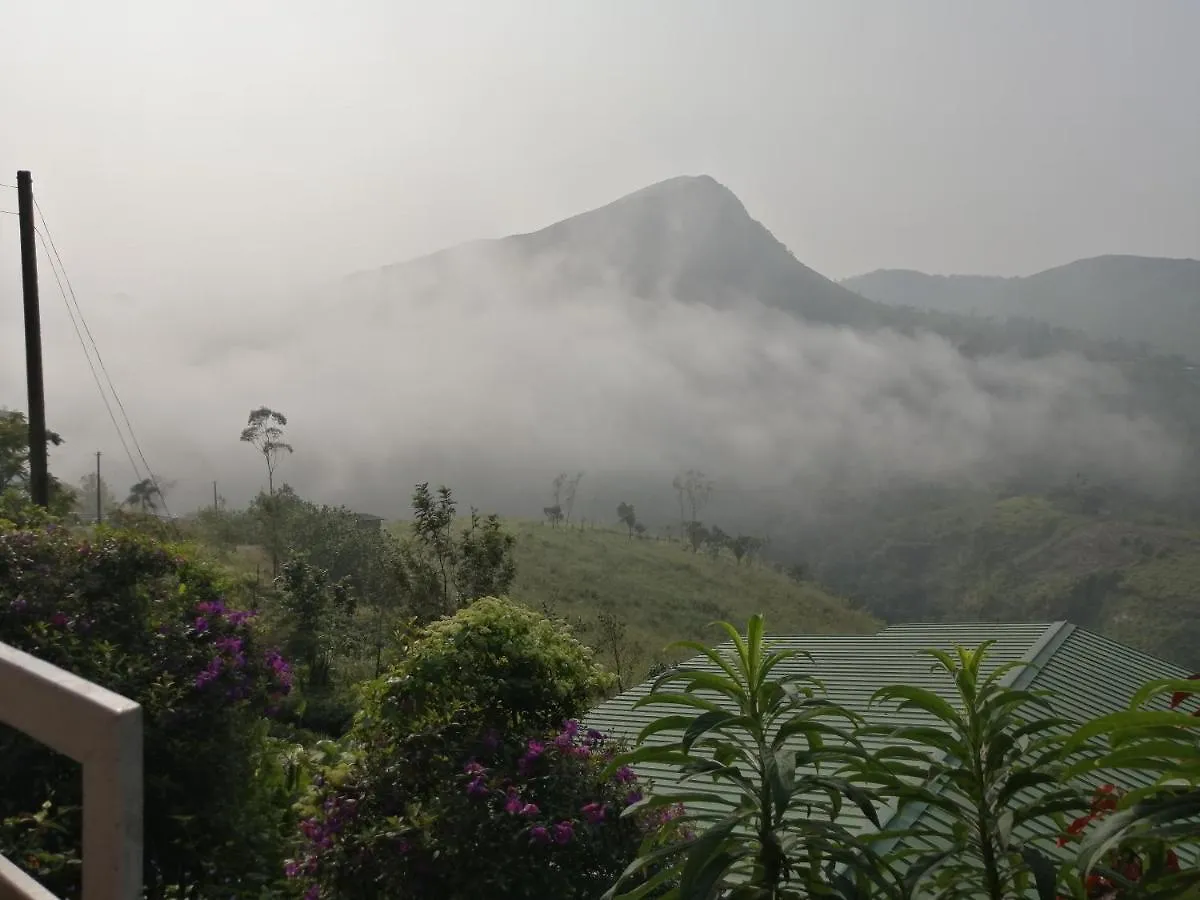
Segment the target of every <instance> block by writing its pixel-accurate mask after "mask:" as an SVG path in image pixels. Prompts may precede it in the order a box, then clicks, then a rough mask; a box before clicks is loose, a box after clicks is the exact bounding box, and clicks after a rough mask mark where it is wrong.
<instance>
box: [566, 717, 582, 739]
mask: <svg viewBox="0 0 1200 900" xmlns="http://www.w3.org/2000/svg"><path fill="white" fill-rule="evenodd" d="M563 734H565V735H566V736H567V737H571V738H573V737H575V735H577V734H579V723H578V722H576V721H575V720H574V719H567V720H566V721H565V722H563Z"/></svg>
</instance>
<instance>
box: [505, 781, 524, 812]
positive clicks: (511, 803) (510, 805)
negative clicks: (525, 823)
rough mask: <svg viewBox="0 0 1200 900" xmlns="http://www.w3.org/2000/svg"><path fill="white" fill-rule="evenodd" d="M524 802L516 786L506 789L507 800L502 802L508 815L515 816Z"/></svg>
mask: <svg viewBox="0 0 1200 900" xmlns="http://www.w3.org/2000/svg"><path fill="white" fill-rule="evenodd" d="M524 806H525V804H524V803H522V802H521V797H520V795H519V794H518V793H517V790H516V788H509V789H508V801H507V802H506V803H505V804H504V811H505V812H506V813H508V814H509V815H512V816H515V815H517V813H519V812H520V811H521V810H522V809H523V808H524Z"/></svg>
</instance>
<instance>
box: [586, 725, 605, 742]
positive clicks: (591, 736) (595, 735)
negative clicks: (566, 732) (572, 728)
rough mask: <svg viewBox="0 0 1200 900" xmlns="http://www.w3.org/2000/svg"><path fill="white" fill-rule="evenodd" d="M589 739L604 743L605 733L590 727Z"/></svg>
mask: <svg viewBox="0 0 1200 900" xmlns="http://www.w3.org/2000/svg"><path fill="white" fill-rule="evenodd" d="M587 739H588V740H589V741H591V742H592V743H593V744H602V743H604V735H603V734H601V733H600V732H599V731H597V730H596V729H595V728H589V729H588V731H587Z"/></svg>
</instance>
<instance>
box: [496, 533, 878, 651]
mask: <svg viewBox="0 0 1200 900" xmlns="http://www.w3.org/2000/svg"><path fill="white" fill-rule="evenodd" d="M505 526H506V527H507V528H508V529H509V530H510V531H512V532H513V533H514V534H516V536H517V547H516V564H517V580H516V583H515V584H514V585H513V589H512V596H513V597H514V598H515V599H518V600H520V601H521V602H523V603H526V604H528V605H530V606H533V607H535V608H541V607H543V606H547V607H549V608H550V609H552V610H553V611H555V612H556V613H558V614H559V615H563V616H565V617H567V618H568V619H571V620H574V621H577V622H580V623H584V624H590V623H594V622H595V621H596V615H597V613H598V612H600V611H601V610H602V609H606V608H607V609H610V610H611V611H612V612H613V613H614V614H615V615H616V616H618V617H619V618H620V620H621V621H623V622H625V623H626V624H627V626H628V628H629V636H630V637H631V638H632V639H634V640H636V641H637V642H638V643H640V644H641V645H642V650H643V653H644V659H643V661H644V662H649V661H651V660H653V659H660V660H665V659H666V658H667V654H666V653H664V652H663V649H664V648H665V647H666V645H667V644H669V643H672V642H674V641H680V640H699V641H704V642H708V643H711V642H713V641H715V640H717V639H718V637H719V635H718V632H717V631H716V629H714V628H711V627H709V624H710V623H711V622H713V621H716V620H725V621H729V622H733V623H735V624H738V625H744V624H745V622H746V620H747V619H749V617H750V616H751V615H752V614H754V613H756V612H761V613H764V614H765V615H766V619H767V623H768V625H769V626H770V628H771V630H772V631H774V632H778V633H781V634H800V633H809V634H862V633H869V632H873V631H876V630H878V629H879V628H880V627H881V624H880V623H879V621H878V620H876V619H874V618H873V617H871V616H870V615H867V614H866V613H863V612H859V611H856V610H854V609H851V608H850V606H849V605H848V604H847V602H846V601H845V600H843V599H841V598H839V597H835V596H833V595H832V594H830V593H828V592H827V591H826V590H824V589H823V588H821V587H820V586H818V585H816V584H814V583H812V582H807V581H805V582H797V581H794V580H792V579H791V578H789V577H787V576H786V575H783V574H781V573H779V572H777V571H775V570H774V569H772V568H769V567H767V566H765V565H763V564H761V563H756V564H754V565H753V566H751V565H749V564H747V563H743V564H742V565H741V566H737V565H735V563H734V560H733V559H732V557H728V556H725V557H720V558H717V559H710V558H709V557H708V556H707V555H705V554H703V553H700V554H695V553H691V552H689V551H686V550H684V549H683V546H682V545H681V544H678V543H672V542H668V541H665V540H654V539H653V538H648V539H639V538H634V539H633V540H630V539H629V537H628V536H627V535H625V534H623V533H620V532H617V531H611V530H605V529H591V528H587V529H584V530H579V529H577V528H574V527H572V528H570V529H567V528H561V527H560V528H551V527H549V526H547V525H541V524H538V523H533V522H526V521H518V520H511V521H507V522H506V523H505ZM581 637H582V639H583V640H584V641H585V642H589V643H591V642H592V641H594V639H595V635H594V634H593V633H590V632H588V631H585V632H584V633H583V634H582V635H581Z"/></svg>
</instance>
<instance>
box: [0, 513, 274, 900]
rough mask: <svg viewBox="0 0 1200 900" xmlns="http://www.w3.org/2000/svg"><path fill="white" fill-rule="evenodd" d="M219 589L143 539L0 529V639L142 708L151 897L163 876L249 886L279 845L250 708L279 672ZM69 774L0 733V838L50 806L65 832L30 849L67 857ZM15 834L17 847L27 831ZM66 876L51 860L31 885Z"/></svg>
mask: <svg viewBox="0 0 1200 900" xmlns="http://www.w3.org/2000/svg"><path fill="white" fill-rule="evenodd" d="M224 588H225V585H224V584H223V583H222V581H221V578H220V577H219V576H218V574H217V573H216V572H215V571H213V570H212V569H210V568H209V567H207V566H206V565H204V564H201V563H199V562H197V561H196V560H195V559H194V558H193V557H192V556H191V554H190V553H189V551H188V549H187V548H185V547H182V546H172V545H167V544H162V543H159V542H157V541H155V540H153V539H151V538H148V537H146V536H144V535H138V534H133V533H129V532H120V531H110V530H104V529H101V530H99V531H98V532H97V533H96V535H95V537H94V539H90V540H89V539H82V538H79V537H77V536H74V535H72V533H71V532H70V531H69V530H68V529H66V528H63V527H61V526H57V525H55V524H49V525H47V526H45V527H42V528H37V529H15V528H12V527H2V526H0V640H2V641H4V642H5V643H8V644H11V645H13V646H16V647H18V648H20V649H22V650H25V651H26V652H29V653H32V654H34V655H36V656H38V657H39V658H41V659H44V660H46V661H47V662H49V663H52V664H54V665H56V666H60V667H61V668H63V669H66V670H68V671H70V672H73V673H75V674H76V675H79V676H81V677H83V678H86V679H88V680H90V681H93V682H95V683H97V684H100V685H102V686H104V687H106V688H108V689H110V690H113V691H116V692H117V693H120V694H123V695H124V696H127V697H129V698H131V699H133V700H135V701H137V702H138V703H140V704H141V705H142V708H143V721H144V763H145V772H146V779H145V794H144V796H145V865H146V872H145V877H146V884H147V887H148V893H149V895H150V896H151V897H157V896H163V895H164V893H166V892H167V890H168V886H171V885H188V886H192V887H194V888H197V889H210V888H215V887H217V886H219V887H220V891H221V893H222V895H223V896H230V895H236V894H237V893H238V892H239V890H243V889H244V890H247V891H253V890H255V889H256V887H257V883H258V882H261V881H262V880H264V879H265V880H269V879H270V878H272V877H273V874H272V872H271V871H270V870H271V867H272V866H273V862H272V861H273V860H278V859H280V858H281V854H282V846H283V845H282V840H283V836H284V834H285V833H286V831H285V829H286V815H287V808H286V802H287V798H286V796H285V794H284V792H283V791H282V790H281V785H280V784H279V782H278V781H277V780H274V779H272V778H271V777H268V776H269V773H270V772H271V771H272V770H273V768H274V766H275V762H274V760H273V759H272V757H271V754H270V752H269V750H270V745H269V743H268V742H267V740H266V722H265V720H264V719H263V715H264V714H265V713H266V712H267V711H268V709H269V708H270V707H271V706H272V705H273V704H275V703H277V702H278V701H279V700H280V699H281V698H282V696H283V695H284V694H286V693H287V691H288V689H289V687H290V678H291V673H290V669H289V667H288V665H287V663H286V662H284V661H283V659H282V658H281V657H279V655H278V654H276V653H274V652H273V651H271V650H269V649H267V648H264V647H262V646H261V645H260V643H259V640H258V638H257V636H256V633H255V630H254V628H253V623H252V614H251V613H247V612H240V611H236V610H234V609H231V608H229V607H228V606H227V605H226V598H225V595H224ZM79 782H80V779H79V776H78V770H77V767H76V766H75V765H74V764H73V763H71V762H70V761H68V760H65V759H64V758H62V757H59V756H57V755H55V754H53V753H51V752H50V751H49V750H47V749H46V748H44V747H42V746H41V745H39V744H36V743H34V742H33V741H31V740H29V739H27V738H25V736H23V735H19V734H16V733H13V732H8V733H6V734H4V735H2V736H0V819H4V820H8V822H9V825H10V827H9V828H8V829H7V831H6V832H0V837H2V838H3V839H4V840H5V843H6V846H7V843H8V841H10V840H14V838H13V837H12V836H13V835H14V834H15V833H16V832H14V831H13V828H15V827H18V826H17V825H13V824H12V823H13V822H14V821H15V822H16V823H18V824H19V823H20V822H21V821H25V822H26V823H27V824H28V822H29V820H28V818H25V819H22V817H23V816H25V817H27V816H28V815H29V814H33V815H35V816H36V815H37V811H38V810H40V809H42V808H43V803H44V802H45V801H47V800H52V801H53V802H54V804H55V805H56V806H57V805H61V809H59V810H58V813H59V816H60V820H61V823H62V824H63V825H64V827H63V828H62V829H54V830H51V829H45V828H43V829H41V830H40V832H39V834H40V836H41V837H40V839H42V840H44V844H43V848H42V849H44V850H45V851H47V852H51V853H62V854H66V855H68V856H69V855H70V854H71V852H72V851H73V849H74V848H75V847H76V846H77V843H78V837H77V836H78V823H79V816H78V807H79V805H80V784H79ZM21 834H23V835H24V837H23V838H22V840H25V842H26V844H27V843H28V839H29V830H28V829H25V830H24V831H22V832H21ZM22 849H23V850H27V849H28V848H27V847H22ZM26 856H28V854H26ZM20 859H21V857H20V856H18V860H20ZM43 868H44V867H43ZM40 871H41V869H39V870H37V871H35V873H34V874H39V872H40ZM247 873H255V874H251V875H248V874H247ZM259 873H263V874H261V875H260V874H259ZM43 874H44V872H43ZM77 877H78V871H77V869H76V868H74V867H60V868H59V869H58V870H57V871H53V872H51V873H50V874H49V875H48V876H47V877H46V882H47V884H48V885H49V886H51V887H52V888H53V889H54V890H56V891H57V892H59V893H62V894H66V895H72V894H74V893H76V892H77V890H78V886H77V884H75V879H77Z"/></svg>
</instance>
